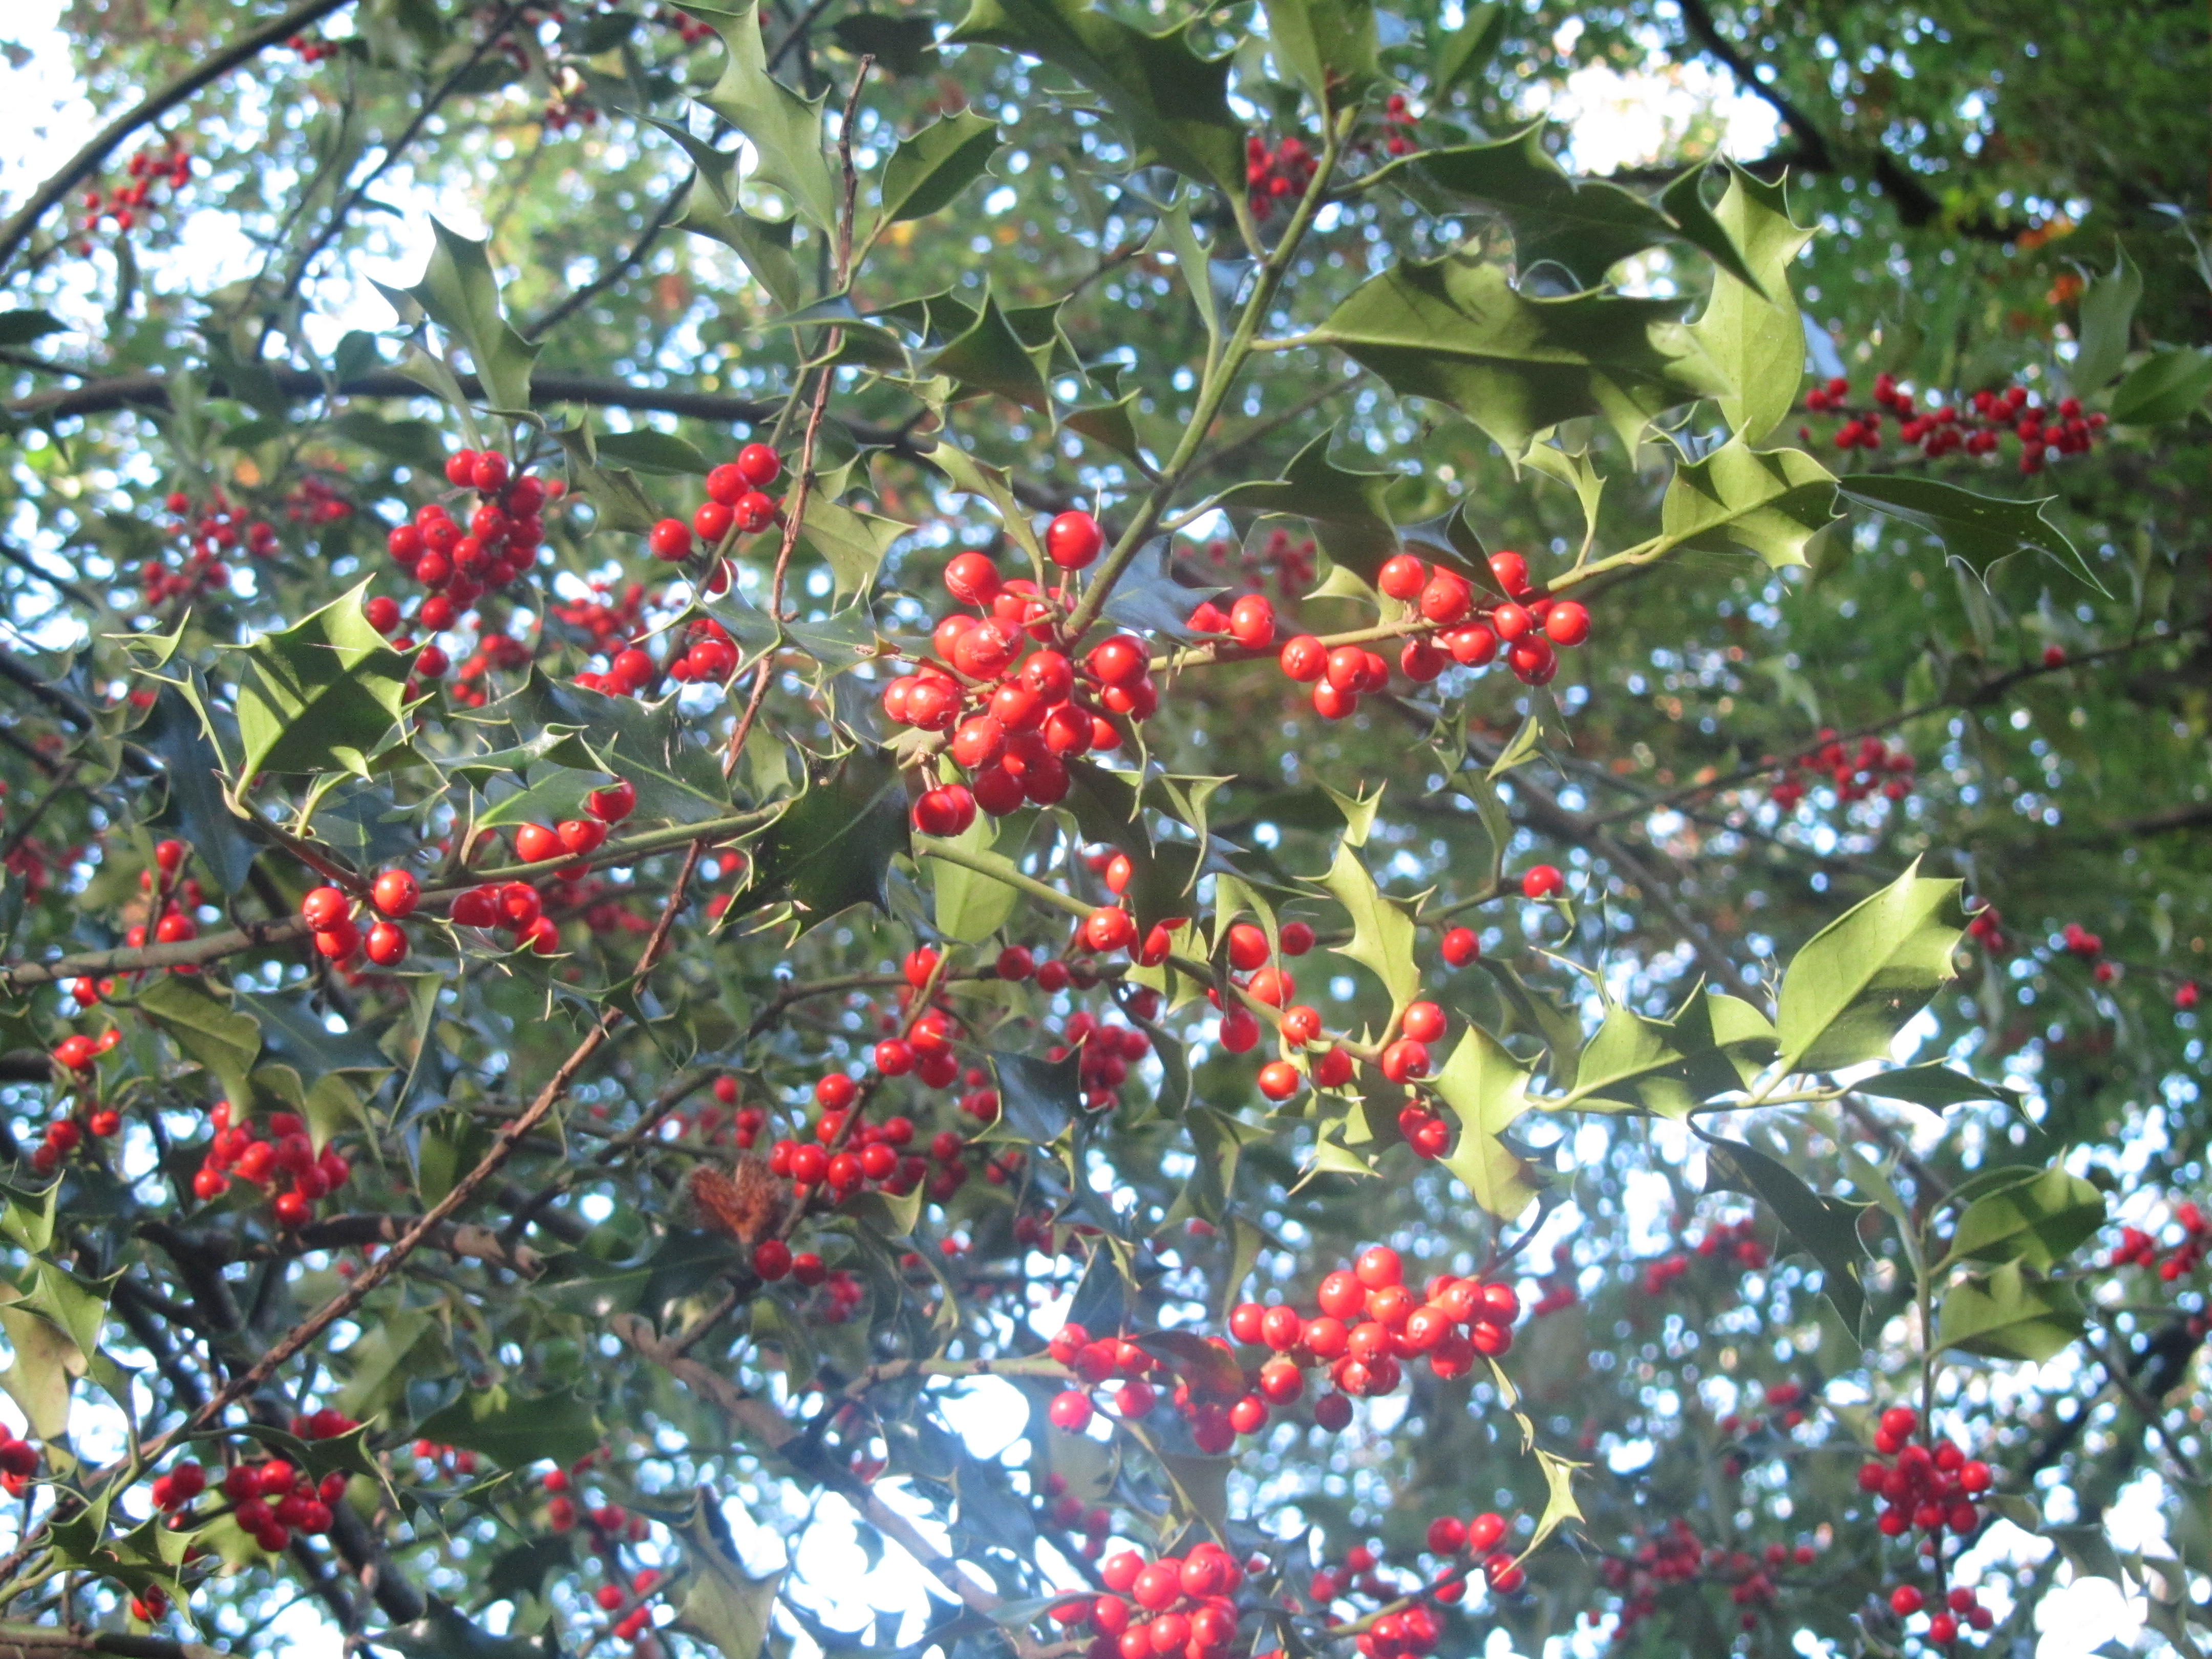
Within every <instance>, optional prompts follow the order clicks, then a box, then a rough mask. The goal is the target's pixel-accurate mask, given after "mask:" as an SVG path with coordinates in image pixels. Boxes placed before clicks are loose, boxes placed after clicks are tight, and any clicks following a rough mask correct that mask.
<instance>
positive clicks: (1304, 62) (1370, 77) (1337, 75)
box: [1266, 0, 1380, 110]
mask: <svg viewBox="0 0 2212 1659" xmlns="http://www.w3.org/2000/svg"><path fill="white" fill-rule="evenodd" d="M1266 6H1267V46H1268V49H1269V50H1270V51H1271V52H1273V53H1274V56H1275V61H1276V62H1277V63H1278V64H1280V65H1281V66H1282V67H1283V68H1284V69H1285V70H1288V71H1289V72H1290V75H1291V78H1292V79H1293V80H1295V81H1296V82H1297V83H1298V84H1299V85H1300V86H1302V87H1304V88H1305V89H1306V92H1307V94H1308V95H1309V96H1310V97H1311V98H1312V99H1313V100H1314V106H1315V107H1316V108H1317V109H1322V110H1332V109H1337V108H1341V107H1343V106H1346V105H1349V104H1356V103H1358V101H1359V100H1361V99H1362V98H1364V97H1365V96H1366V94H1367V92H1368V90H1369V88H1371V87H1373V86H1374V85H1375V83H1376V80H1377V79H1378V78H1380V62H1379V57H1378V51H1377V46H1376V27H1375V6H1374V0H1266Z"/></svg>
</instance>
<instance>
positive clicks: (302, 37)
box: [284, 34, 338, 68]
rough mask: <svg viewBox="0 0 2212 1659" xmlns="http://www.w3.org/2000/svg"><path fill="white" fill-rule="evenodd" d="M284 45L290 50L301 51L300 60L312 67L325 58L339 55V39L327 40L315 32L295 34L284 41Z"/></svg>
mask: <svg viewBox="0 0 2212 1659" xmlns="http://www.w3.org/2000/svg"><path fill="white" fill-rule="evenodd" d="M284 47H285V50H286V51H288V52H297V53H299V54H300V61H301V63H302V64H307V65H308V66H309V67H310V68H312V67H313V65H315V64H319V63H321V62H322V61H323V60H324V59H325V58H335V57H337V55H338V45H337V41H335V40H324V39H323V38H322V37H321V36H319V35H314V34H295V35H294V36H292V37H291V38H290V39H289V40H286V41H285V42H284Z"/></svg>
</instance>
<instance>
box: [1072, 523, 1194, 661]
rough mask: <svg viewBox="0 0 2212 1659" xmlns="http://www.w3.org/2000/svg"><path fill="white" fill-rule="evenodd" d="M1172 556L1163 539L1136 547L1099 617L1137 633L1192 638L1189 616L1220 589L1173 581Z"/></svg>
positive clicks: (1170, 545)
mask: <svg viewBox="0 0 2212 1659" xmlns="http://www.w3.org/2000/svg"><path fill="white" fill-rule="evenodd" d="M1174 553H1175V544H1174V543H1173V542H1172V541H1170V539H1169V538H1167V537H1165V536H1158V537H1155V538H1153V539H1152V540H1151V541H1149V542H1147V543H1146V544H1144V545H1143V546H1142V547H1140V548H1139V549H1138V550H1137V553H1136V556H1135V557H1133V558H1132V559H1131V560H1130V561H1129V563H1128V568H1127V569H1125V570H1124V571H1123V572H1122V573H1121V580H1119V581H1117V582H1115V584H1114V592H1113V593H1112V595H1111V596H1110V597H1109V599H1107V601H1106V604H1105V605H1104V607H1103V610H1102V611H1101V614H1102V615H1103V616H1104V617H1106V619H1107V620H1108V621H1109V622H1114V623H1120V624H1121V626H1122V627H1124V628H1129V629H1135V630H1136V631H1137V632H1139V633H1140V634H1147V635H1165V636H1166V637H1167V638H1169V639H1170V640H1175V641H1183V642H1186V643H1187V642H1188V641H1191V640H1193V639H1194V638H1196V637H1197V636H1196V635H1194V634H1193V633H1192V632H1191V631H1190V613H1191V612H1192V611H1195V610H1197V609H1198V607H1199V605H1200V601H1202V600H1206V599H1212V597H1213V596H1214V595H1215V594H1217V593H1218V592H1221V591H1222V590H1221V589H1220V588H1218V587H1186V586H1183V584H1182V583H1181V582H1179V581H1177V580H1176V575H1175V568H1174Z"/></svg>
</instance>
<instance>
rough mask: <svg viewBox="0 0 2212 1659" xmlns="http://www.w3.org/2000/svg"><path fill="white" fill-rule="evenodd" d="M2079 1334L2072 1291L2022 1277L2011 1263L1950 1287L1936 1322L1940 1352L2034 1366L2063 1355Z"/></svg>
mask: <svg viewBox="0 0 2212 1659" xmlns="http://www.w3.org/2000/svg"><path fill="white" fill-rule="evenodd" d="M2080 1336H2081V1304H2080V1302H2079V1301H2078V1300H2076V1299H2075V1295H2074V1293H2073V1291H2070V1290H2069V1289H2068V1288H2067V1287H2066V1286H2065V1285H2052V1284H2048V1283H2045V1281H2043V1280H2040V1279H2030V1278H2028V1277H2027V1274H2026V1273H2024V1272H2023V1271H2022V1270H2021V1264H2020V1263H2019V1262H2017V1261H2008V1262H2006V1263H2005V1264H2004V1266H2002V1267H1999V1268H1998V1269H1996V1272H1994V1273H1990V1274H1989V1275H1988V1276H1986V1277H1985V1278H1981V1279H1967V1280H1966V1281H1965V1282H1964V1283H1963V1284H1959V1285H1953V1286H1952V1287H1951V1288H1950V1289H1949V1290H1948V1291H1945V1292H1944V1294H1943V1305H1942V1310H1941V1311H1940V1312H1939V1313H1938V1314H1937V1315H1936V1342H1937V1344H1938V1345H1939V1346H1941V1347H1945V1348H1963V1349H1965V1350H1966V1352H1968V1353H1978V1354H1982V1355H1984V1356H1985V1357H1987V1358H1991V1359H2025V1360H2027V1362H2028V1363H2029V1364H2037V1365H2039V1364H2044V1363H2045V1362H2046V1361H2048V1360H2051V1359H2055V1358H2057V1357H2058V1356H2059V1355H2060V1354H2062V1353H2063V1352H2066V1350H2067V1349H2069V1348H2070V1347H2072V1346H2074V1344H2075V1341H2076V1340H2078V1339H2079V1338H2080Z"/></svg>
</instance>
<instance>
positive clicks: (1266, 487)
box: [1186, 354, 1402, 614]
mask: <svg viewBox="0 0 2212 1659" xmlns="http://www.w3.org/2000/svg"><path fill="white" fill-rule="evenodd" d="M1355 355H1356V354H1355ZM1333 440H1334V433H1330V432H1324V433H1322V435H1320V436H1319V437H1317V438H1316V439H1315V440H1314V441H1312V442H1311V443H1309V444H1308V445H1306V447H1304V448H1303V449H1301V450H1300V451H1298V453H1297V454H1296V455H1294V456H1293V457H1291V462H1290V464H1289V465H1287V466H1285V468H1284V469H1283V476H1282V477H1279V478H1277V479H1274V480H1273V481H1271V482H1268V483H1240V484H1234V485H1232V486H1231V487H1230V488H1229V489H1225V490H1223V491H1222V492H1221V494H1220V495H1218V497H1216V501H1217V504H1218V506H1220V507H1222V508H1223V509H1224V510H1225V511H1228V512H1232V513H1281V514H1285V515H1286V516H1289V517H1292V518H1299V519H1304V520H1306V522H1307V523H1309V524H1310V525H1311V526H1313V531H1314V537H1315V539H1316V540H1317V541H1319V542H1320V543H1321V544H1322V547H1323V549H1325V550H1327V551H1328V556H1329V557H1330V558H1332V559H1334V561H1336V562H1337V563H1339V564H1340V565H1343V566H1345V567H1346V568H1347V569H1350V570H1352V571H1354V572H1356V573H1357V574H1358V575H1359V577H1360V579H1361V580H1364V581H1365V582H1367V583H1368V584H1369V585H1370V586H1372V585H1373V583H1374V580H1375V576H1376V572H1377V571H1379V570H1381V569H1382V568H1383V563H1384V562H1385V561H1387V560H1389V558H1391V557H1392V556H1395V554H1396V553H1397V551H1398V531H1397V527H1396V526H1395V525H1394V524H1393V523H1392V522H1391V520H1390V508H1389V500H1388V498H1389V493H1390V486H1391V485H1393V484H1395V483H1397V482H1398V481H1399V479H1400V477H1401V476H1402V475H1401V474H1400V473H1396V472H1352V471H1346V470H1345V469H1344V468H1342V467H1340V466H1339V465H1336V463H1335V462H1334V461H1332V460H1330V459H1329V458H1328V450H1329V445H1330V443H1331V442H1332V441H1333ZM1195 603H1196V601H1195V600H1194V601H1193V604H1194V605H1195ZM1186 614H1187V613H1186Z"/></svg>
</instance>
